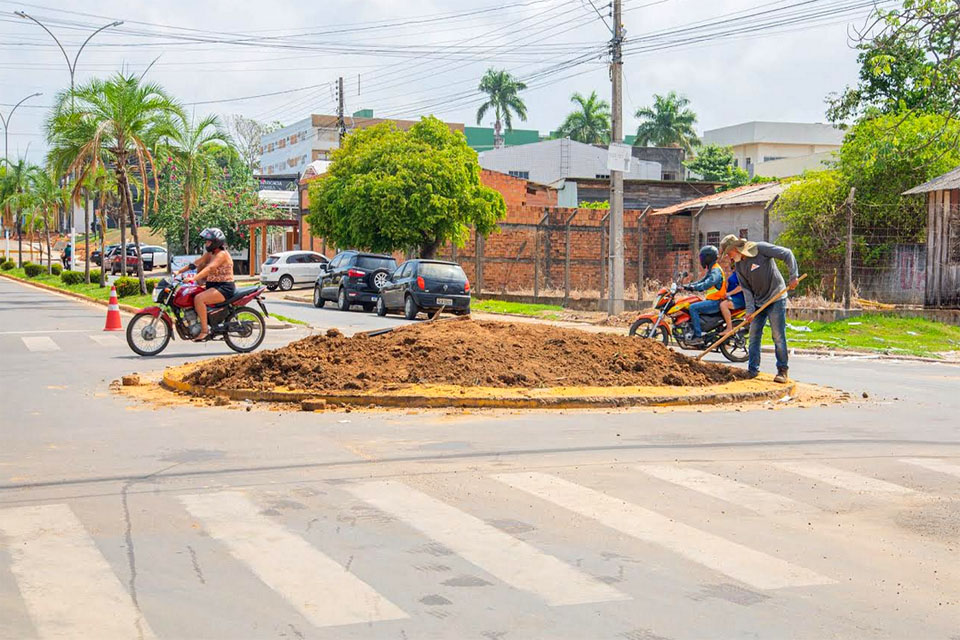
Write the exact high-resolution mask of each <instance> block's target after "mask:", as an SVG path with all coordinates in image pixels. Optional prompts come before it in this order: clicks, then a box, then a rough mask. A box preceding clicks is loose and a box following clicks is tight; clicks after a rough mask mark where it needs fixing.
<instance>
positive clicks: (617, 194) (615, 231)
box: [607, 0, 624, 315]
mask: <svg viewBox="0 0 960 640" xmlns="http://www.w3.org/2000/svg"><path fill="white" fill-rule="evenodd" d="M621 2H622V0H613V29H612V31H613V39H611V40H610V57H611V61H610V81H611V82H612V84H613V101H612V107H613V109H612V113H611V125H612V127H611V128H612V131H611V136H610V143H611V144H620V143H621V142H623V24H622V22H621ZM608 253H609V255H610V287H609V292H608V294H607V302H608V305H607V312H608V313H609V314H610V315H617V314H620V313H623V285H624V279H623V172H622V171H614V170H611V171H610V249H609V251H608Z"/></svg>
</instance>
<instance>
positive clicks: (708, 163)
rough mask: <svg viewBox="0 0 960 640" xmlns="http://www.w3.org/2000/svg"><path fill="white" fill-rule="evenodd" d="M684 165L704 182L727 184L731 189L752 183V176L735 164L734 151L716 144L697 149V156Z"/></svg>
mask: <svg viewBox="0 0 960 640" xmlns="http://www.w3.org/2000/svg"><path fill="white" fill-rule="evenodd" d="M683 165H684V166H685V167H686V168H687V169H690V171H692V172H694V173H696V174H697V175H699V176H700V177H701V178H703V179H704V180H708V181H711V182H726V183H727V186H729V187H739V186H740V185H744V184H747V183H748V182H749V181H750V175H749V174H748V173H747V172H746V171H745V170H743V169H741V168H740V167H737V166H735V165H734V163H733V149H731V148H730V147H722V146H720V145H716V144H707V145H703V146H702V147H697V155H696V156H694V157H693V159H691V160H687V161H685V162H684V163H683Z"/></svg>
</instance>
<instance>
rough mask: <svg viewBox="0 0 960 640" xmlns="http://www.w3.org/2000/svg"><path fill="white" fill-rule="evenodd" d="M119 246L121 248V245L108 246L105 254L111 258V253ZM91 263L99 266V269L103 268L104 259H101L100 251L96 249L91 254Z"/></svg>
mask: <svg viewBox="0 0 960 640" xmlns="http://www.w3.org/2000/svg"><path fill="white" fill-rule="evenodd" d="M119 246H120V245H119V244H108V245H107V246H106V249H105V250H104V253H106V254H107V255H108V256H109V255H110V252H111V251H113V250H114V249H116V248H117V247H119ZM90 262H92V263H93V264H95V265H97V266H98V267H101V266H103V258H101V257H100V249H94V250H93V251H91V252H90Z"/></svg>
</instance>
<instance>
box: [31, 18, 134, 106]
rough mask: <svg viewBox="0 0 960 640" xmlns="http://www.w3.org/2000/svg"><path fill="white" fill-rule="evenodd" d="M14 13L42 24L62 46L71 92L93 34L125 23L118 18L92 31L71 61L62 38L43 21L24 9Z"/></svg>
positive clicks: (41, 26)
mask: <svg viewBox="0 0 960 640" xmlns="http://www.w3.org/2000/svg"><path fill="white" fill-rule="evenodd" d="M14 13H15V14H17V15H18V16H20V17H21V18H26V19H27V20H33V21H34V22H36V23H37V24H38V25H40V28H41V29H43V30H44V31H46V32H47V33H48V34H50V37H51V38H53V41H54V42H56V43H57V46H58V47H60V52H61V53H63V57H64V58H65V59H66V61H67V68H68V69H70V91H71V92H72V91H73V76H74V74H75V73H76V71H77V60H79V59H80V53H81V52H82V51H83V48H84V47H85V46H87V43H88V42H90V40H91V39H92V38H93V36H95V35H97V34H98V33H100V32H101V31H103V30H104V29H109V28H110V27H119V26H120V25H122V24H123V20H116V21H114V22H111V23H110V24H105V25H103V26H102V27H100V28H99V29H97V30H96V31H94V32H93V33H91V34H90V35H89V36H87V39H86V40H84V41H83V44H81V45H80V48H79V49H77V55H75V56H74V57H73V62H70V56H68V55H67V50H66V49H64V48H63V45H62V44H60V40H58V39H57V36H55V35H53V32H52V31H50V29H47V27H46V26H45V25H44V24H43V23H42V22H40V21H39V20H37V19H36V18H34V17H33V16H31V15H30V14H28V13H26V12H24V11H14Z"/></svg>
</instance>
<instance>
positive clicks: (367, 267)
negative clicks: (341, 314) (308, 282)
mask: <svg viewBox="0 0 960 640" xmlns="http://www.w3.org/2000/svg"><path fill="white" fill-rule="evenodd" d="M396 269H397V261H396V260H394V259H393V258H392V257H391V256H387V255H381V254H377V253H362V252H360V251H343V252H341V253H338V254H337V255H336V256H334V258H333V260H331V261H330V264H329V265H327V270H326V272H324V273H322V274H320V277H318V278H317V281H316V282H315V283H314V285H313V306H315V307H322V306H323V305H324V304H326V303H327V301H328V300H329V301H331V302H333V301H335V302H336V303H337V308H339V309H340V310H341V311H347V310H349V309H350V307H351V305H355V304H359V305H362V306H363V310H364V311H373V307H374V305H375V304H376V303H377V300H379V298H380V289H382V288H383V286H384V285H385V284H387V282H388V281H389V280H390V274H391V273H393V272H394V271H396Z"/></svg>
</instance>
